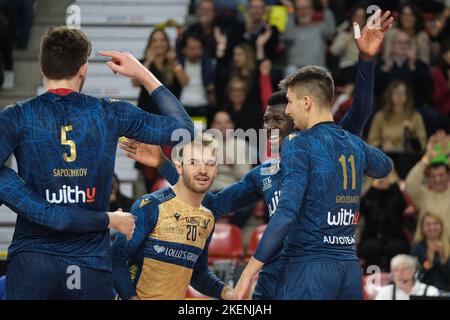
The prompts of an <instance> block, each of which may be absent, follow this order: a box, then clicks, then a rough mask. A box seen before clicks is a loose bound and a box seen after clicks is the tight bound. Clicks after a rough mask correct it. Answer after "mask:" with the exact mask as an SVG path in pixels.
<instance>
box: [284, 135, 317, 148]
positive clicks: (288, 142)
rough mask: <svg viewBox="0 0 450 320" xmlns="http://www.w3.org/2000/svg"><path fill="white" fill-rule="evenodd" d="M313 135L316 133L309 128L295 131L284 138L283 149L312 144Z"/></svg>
mask: <svg viewBox="0 0 450 320" xmlns="http://www.w3.org/2000/svg"><path fill="white" fill-rule="evenodd" d="M313 135H314V133H312V132H310V131H309V130H307V131H294V132H292V133H290V134H288V135H287V136H286V137H285V138H284V140H283V144H282V146H281V148H282V150H287V149H291V148H299V147H300V148H301V147H307V146H308V145H309V144H310V142H311V137H312V136H313Z"/></svg>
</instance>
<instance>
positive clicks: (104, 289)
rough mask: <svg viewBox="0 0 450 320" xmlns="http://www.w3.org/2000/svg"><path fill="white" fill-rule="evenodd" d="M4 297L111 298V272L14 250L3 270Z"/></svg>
mask: <svg viewBox="0 0 450 320" xmlns="http://www.w3.org/2000/svg"><path fill="white" fill-rule="evenodd" d="M5 291H6V299H7V300H41V299H45V300H48V299H49V300H90V299H92V300H109V299H113V297H114V296H113V279H112V273H111V272H106V271H100V270H94V269H90V268H85V267H78V266H76V265H70V264H68V263H67V262H65V261H63V260H62V259H61V258H59V257H56V256H52V255H47V254H42V253H35V252H22V253H18V254H17V255H15V256H14V257H12V259H11V260H10V261H9V262H8V266H7V270H6V288H5Z"/></svg>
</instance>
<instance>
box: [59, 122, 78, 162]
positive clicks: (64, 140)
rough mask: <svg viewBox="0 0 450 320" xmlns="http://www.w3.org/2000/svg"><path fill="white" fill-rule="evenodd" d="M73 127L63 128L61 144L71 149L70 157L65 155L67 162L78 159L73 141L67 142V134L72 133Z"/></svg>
mask: <svg viewBox="0 0 450 320" xmlns="http://www.w3.org/2000/svg"><path fill="white" fill-rule="evenodd" d="M72 130H73V128H72V126H61V144H62V145H64V146H69V147H70V155H68V154H67V153H64V154H63V158H64V161H65V162H73V161H75V159H76V158H77V147H76V146H75V142H74V141H73V140H67V132H68V131H72Z"/></svg>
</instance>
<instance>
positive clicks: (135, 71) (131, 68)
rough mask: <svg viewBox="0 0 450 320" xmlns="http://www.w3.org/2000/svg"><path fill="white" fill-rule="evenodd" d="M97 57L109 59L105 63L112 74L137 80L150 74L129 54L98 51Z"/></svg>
mask: <svg viewBox="0 0 450 320" xmlns="http://www.w3.org/2000/svg"><path fill="white" fill-rule="evenodd" d="M99 55H101V56H103V57H110V58H111V60H109V61H107V62H106V64H107V65H108V67H109V68H110V69H111V70H112V71H113V72H114V73H119V74H121V75H123V76H125V77H129V78H133V79H136V80H139V79H142V78H143V77H144V76H145V75H146V74H148V73H149V72H150V71H148V70H147V68H145V67H144V66H143V65H142V63H140V62H139V60H138V59H136V58H135V57H134V56H133V55H132V54H131V53H129V52H118V51H100V52H99Z"/></svg>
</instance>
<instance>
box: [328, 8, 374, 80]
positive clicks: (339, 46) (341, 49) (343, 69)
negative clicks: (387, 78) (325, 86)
mask: <svg viewBox="0 0 450 320" xmlns="http://www.w3.org/2000/svg"><path fill="white" fill-rule="evenodd" d="M353 22H357V23H358V25H359V26H360V28H363V27H364V25H365V24H366V8H365V7H361V6H356V7H355V8H354V9H353V10H352V15H351V17H350V19H348V20H346V21H345V22H344V23H342V24H341V25H340V26H339V27H338V34H337V36H336V37H335V38H334V40H333V42H332V44H331V47H330V53H331V54H332V55H333V56H335V57H337V58H338V59H339V70H338V74H337V77H336V84H339V85H347V84H350V83H354V82H355V77H356V64H357V62H358V57H359V50H358V48H357V47H356V43H355V39H354V34H353Z"/></svg>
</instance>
